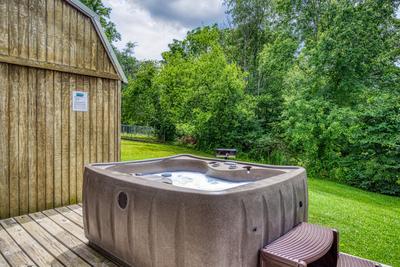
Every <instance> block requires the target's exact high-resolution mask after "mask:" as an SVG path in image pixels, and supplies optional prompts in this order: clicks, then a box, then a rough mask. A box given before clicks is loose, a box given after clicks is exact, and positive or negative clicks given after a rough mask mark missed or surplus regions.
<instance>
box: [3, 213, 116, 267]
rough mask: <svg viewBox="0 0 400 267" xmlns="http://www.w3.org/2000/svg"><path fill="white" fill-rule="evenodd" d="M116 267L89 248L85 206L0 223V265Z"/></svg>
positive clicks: (35, 214)
mask: <svg viewBox="0 0 400 267" xmlns="http://www.w3.org/2000/svg"><path fill="white" fill-rule="evenodd" d="M29 265H30V266H116V265H115V264H114V263H113V262H111V261H110V260H108V259H107V258H105V257H104V256H103V255H101V254H100V253H99V252H97V251H96V250H94V249H93V248H91V247H89V246H88V240H87V239H86V237H85V236H84V230H83V221H82V207H81V206H80V205H72V206H68V207H62V208H57V209H51V210H46V211H43V212H36V213H32V214H29V215H23V216H18V217H15V218H10V219H5V220H1V221H0V266H29Z"/></svg>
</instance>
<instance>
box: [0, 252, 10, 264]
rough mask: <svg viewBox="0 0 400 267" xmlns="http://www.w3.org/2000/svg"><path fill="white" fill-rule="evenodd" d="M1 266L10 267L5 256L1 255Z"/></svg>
mask: <svg viewBox="0 0 400 267" xmlns="http://www.w3.org/2000/svg"><path fill="white" fill-rule="evenodd" d="M0 266H4V267H8V266H10V265H9V264H8V262H7V261H6V259H5V258H4V257H3V255H1V254H0Z"/></svg>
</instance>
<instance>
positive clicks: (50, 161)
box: [45, 70, 54, 209]
mask: <svg viewBox="0 0 400 267" xmlns="http://www.w3.org/2000/svg"><path fill="white" fill-rule="evenodd" d="M45 79H46V116H45V117H46V119H45V123H46V135H45V137H46V152H45V153H46V154H45V155H46V208H47V209H49V208H53V207H54V72H53V71H49V70H47V71H46V78H45Z"/></svg>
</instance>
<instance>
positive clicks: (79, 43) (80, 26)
mask: <svg viewBox="0 0 400 267" xmlns="http://www.w3.org/2000/svg"><path fill="white" fill-rule="evenodd" d="M84 23H85V22H84V15H83V14H80V13H78V16H77V29H76V34H77V36H76V63H77V66H78V68H81V69H83V68H85V53H84V52H85V50H84V46H85V44H84V31H85V29H84Z"/></svg>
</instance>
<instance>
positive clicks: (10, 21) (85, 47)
mask: <svg viewBox="0 0 400 267" xmlns="http://www.w3.org/2000/svg"><path fill="white" fill-rule="evenodd" d="M0 56H9V58H10V59H14V60H15V61H16V60H18V59H23V60H30V61H32V62H41V63H51V64H56V65H59V66H63V67H71V68H75V69H81V70H82V71H85V70H89V71H95V72H97V73H103V74H104V73H106V74H111V75H116V74H117V72H116V70H115V69H114V67H113V65H112V63H111V60H110V58H109V57H108V56H107V53H106V50H105V48H104V46H103V43H102V42H101V40H100V38H99V36H98V35H97V32H96V29H95V27H94V25H93V23H92V21H91V19H90V18H89V17H87V16H86V15H84V14H82V13H81V12H79V11H78V10H76V9H75V8H74V7H72V6H71V5H70V4H68V3H67V2H66V1H64V0H47V1H46V0H30V1H27V0H26V1H25V0H24V1H20V0H0ZM8 63H10V62H8ZM82 73H84V72H82ZM102 77H103V76H102ZM115 77H117V76H115Z"/></svg>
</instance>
